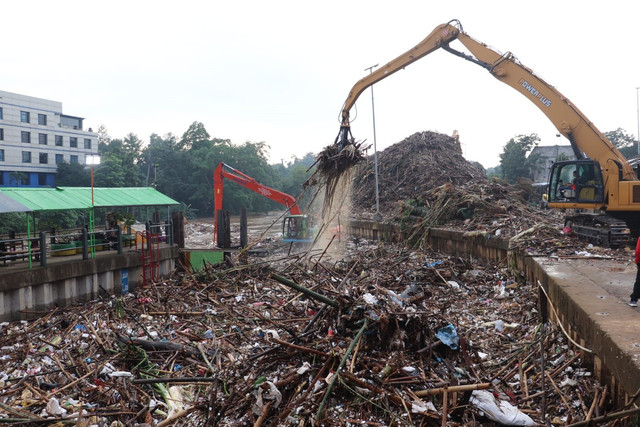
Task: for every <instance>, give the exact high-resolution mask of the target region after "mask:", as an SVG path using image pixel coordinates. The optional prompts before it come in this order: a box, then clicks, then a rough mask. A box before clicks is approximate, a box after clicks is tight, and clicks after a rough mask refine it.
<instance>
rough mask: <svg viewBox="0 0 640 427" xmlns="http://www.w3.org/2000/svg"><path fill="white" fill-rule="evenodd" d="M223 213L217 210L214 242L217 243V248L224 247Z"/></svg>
mask: <svg viewBox="0 0 640 427" xmlns="http://www.w3.org/2000/svg"><path fill="white" fill-rule="evenodd" d="M223 213H224V211H222V210H219V211H218V214H217V223H216V229H217V234H218V235H217V236H216V242H217V243H218V247H219V248H224V215H223Z"/></svg>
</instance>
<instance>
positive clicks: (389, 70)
mask: <svg viewBox="0 0 640 427" xmlns="http://www.w3.org/2000/svg"><path fill="white" fill-rule="evenodd" d="M453 22H456V23H458V25H459V22H458V21H455V20H454V21H451V22H449V23H448V24H442V25H439V26H438V27H436V29H434V30H433V31H432V32H431V34H429V35H428V36H427V37H426V38H425V39H424V40H422V41H421V42H420V43H418V44H417V45H416V46H415V47H413V48H412V49H410V50H408V51H407V52H405V53H403V54H402V55H400V56H398V57H397V58H396V59H394V60H393V61H391V62H389V63H387V64H385V65H383V66H382V67H380V68H378V69H377V70H376V71H374V72H372V73H371V74H369V75H368V76H366V77H365V78H363V79H360V80H358V82H357V83H356V84H355V85H353V87H352V88H351V90H350V91H349V96H347V99H346V101H345V102H344V106H343V107H342V125H343V126H344V125H346V126H348V125H349V111H350V110H351V108H352V107H353V105H354V104H355V103H356V101H357V100H358V98H359V97H360V95H361V94H362V92H364V90H365V89H367V88H368V87H369V86H372V85H374V84H375V83H378V82H379V81H380V80H382V79H384V78H386V77H389V76H390V75H391V74H393V73H395V72H396V71H399V70H401V69H403V68H404V67H406V66H407V65H409V64H411V63H413V62H415V61H417V60H418V59H420V58H423V57H425V56H427V55H428V54H430V53H431V52H433V51H435V50H437V49H439V48H440V47H442V45H444V44H448V43H449V42H451V41H452V40H455V39H456V38H457V37H458V34H459V33H460V29H459V28H458V27H456V26H454V25H451V23H453Z"/></svg>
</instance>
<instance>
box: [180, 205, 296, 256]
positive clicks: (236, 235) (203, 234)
mask: <svg viewBox="0 0 640 427" xmlns="http://www.w3.org/2000/svg"><path fill="white" fill-rule="evenodd" d="M284 214H285V212H284V211H274V212H269V213H267V214H248V215H247V228H248V235H249V241H252V240H255V239H259V238H260V237H261V236H262V235H263V233H264V236H263V238H266V239H269V238H271V239H278V238H281V237H282V222H283V219H284ZM184 228H185V230H184V231H185V246H186V247H187V248H189V249H198V248H213V247H214V244H213V218H198V219H195V220H190V221H188V222H187V223H186V224H185V226H184ZM231 240H232V245H238V244H239V243H240V216H232V217H231Z"/></svg>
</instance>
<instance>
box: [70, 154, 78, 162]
mask: <svg viewBox="0 0 640 427" xmlns="http://www.w3.org/2000/svg"><path fill="white" fill-rule="evenodd" d="M69 163H78V156H74V155H71V156H69Z"/></svg>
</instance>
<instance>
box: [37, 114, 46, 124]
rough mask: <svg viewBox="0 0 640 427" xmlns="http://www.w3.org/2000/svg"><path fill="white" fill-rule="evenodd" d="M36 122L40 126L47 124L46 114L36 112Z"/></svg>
mask: <svg viewBox="0 0 640 427" xmlns="http://www.w3.org/2000/svg"><path fill="white" fill-rule="evenodd" d="M38 124H39V125H42V126H46V125H47V115H46V114H38Z"/></svg>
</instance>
